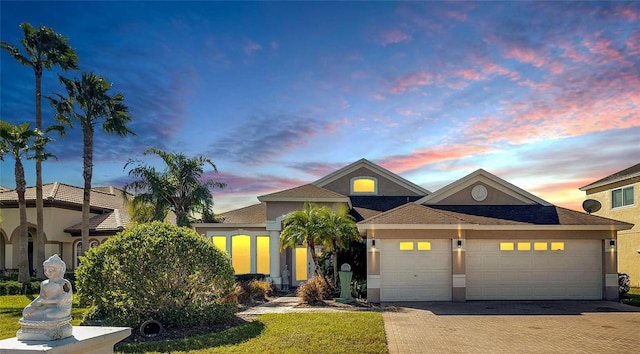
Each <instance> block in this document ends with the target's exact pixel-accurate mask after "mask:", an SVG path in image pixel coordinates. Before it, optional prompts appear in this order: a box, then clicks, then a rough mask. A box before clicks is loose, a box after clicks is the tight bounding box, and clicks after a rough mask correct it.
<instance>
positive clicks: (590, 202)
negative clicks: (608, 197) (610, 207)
mask: <svg viewBox="0 0 640 354" xmlns="http://www.w3.org/2000/svg"><path fill="white" fill-rule="evenodd" d="M600 208H602V204H600V202H599V201H597V200H595V199H587V200H585V201H584V202H582V209H584V211H586V212H587V213H589V214H591V213H595V212H596V211H598V210H600Z"/></svg>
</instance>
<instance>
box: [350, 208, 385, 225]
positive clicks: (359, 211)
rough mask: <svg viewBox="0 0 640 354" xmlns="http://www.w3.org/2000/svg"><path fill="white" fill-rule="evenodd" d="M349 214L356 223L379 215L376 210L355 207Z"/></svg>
mask: <svg viewBox="0 0 640 354" xmlns="http://www.w3.org/2000/svg"><path fill="white" fill-rule="evenodd" d="M349 214H351V216H353V217H354V218H355V219H356V222H358V221H362V220H365V219H368V218H371V217H374V216H376V215H378V214H380V212H379V211H377V210H371V209H366V208H359V207H356V208H353V209H351V210H350V211H349Z"/></svg>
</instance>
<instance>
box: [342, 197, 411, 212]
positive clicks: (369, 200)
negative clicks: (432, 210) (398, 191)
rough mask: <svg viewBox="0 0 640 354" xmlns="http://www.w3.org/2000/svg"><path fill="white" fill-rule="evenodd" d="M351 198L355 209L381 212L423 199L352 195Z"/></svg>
mask: <svg viewBox="0 0 640 354" xmlns="http://www.w3.org/2000/svg"><path fill="white" fill-rule="evenodd" d="M349 198H351V205H353V207H354V208H355V207H359V208H366V209H371V210H377V211H378V212H381V211H387V210H391V209H393V208H396V207H398V206H400V205H403V204H406V203H409V202H415V201H417V200H418V199H420V198H422V196H419V195H412V196H404V195H401V196H386V195H384V196H382V195H381V196H378V195H352V196H350V197H349Z"/></svg>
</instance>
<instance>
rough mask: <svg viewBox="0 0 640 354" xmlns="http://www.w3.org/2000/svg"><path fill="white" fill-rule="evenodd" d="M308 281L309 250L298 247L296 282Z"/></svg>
mask: <svg viewBox="0 0 640 354" xmlns="http://www.w3.org/2000/svg"><path fill="white" fill-rule="evenodd" d="M302 280H307V248H306V247H296V281H302Z"/></svg>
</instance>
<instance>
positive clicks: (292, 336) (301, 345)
mask: <svg viewBox="0 0 640 354" xmlns="http://www.w3.org/2000/svg"><path fill="white" fill-rule="evenodd" d="M639 297H640V295H639ZM34 298H35V295H27V296H25V295H6V296H0V339H5V338H11V337H15V335H16V332H17V331H18V329H20V324H19V323H18V320H19V319H20V317H22V309H23V308H24V307H25V306H27V305H28V304H29V303H30V302H31V301H32V300H33V299H34ZM86 311H87V309H86V308H81V307H79V305H78V303H77V302H75V301H74V307H73V309H72V310H71V315H72V317H73V320H72V321H71V324H72V325H74V326H77V325H79V324H80V320H81V318H82V316H83V315H84V313H85V312H86ZM116 350H117V351H118V352H119V353H167V352H171V353H187V352H188V353H252V354H253V353H260V354H270V353H278V354H279V353H305V354H306V353H323V354H324V353H327V354H331V353H387V345H386V340H385V334H384V325H383V323H382V315H381V314H379V313H373V312H336V313H287V314H268V315H262V316H260V317H258V318H257V319H256V320H254V321H253V322H248V323H246V324H243V325H240V326H237V327H233V328H230V329H228V330H226V331H223V332H219V333H210V334H204V335H200V336H194V337H190V338H183V339H176V340H169V341H156V342H146V343H119V344H118V345H116Z"/></svg>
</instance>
